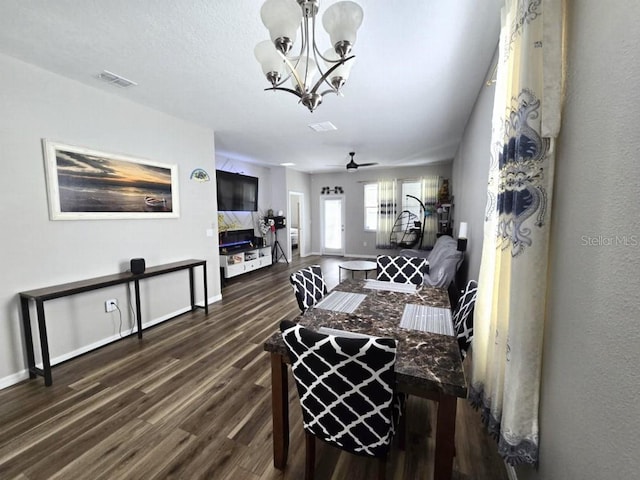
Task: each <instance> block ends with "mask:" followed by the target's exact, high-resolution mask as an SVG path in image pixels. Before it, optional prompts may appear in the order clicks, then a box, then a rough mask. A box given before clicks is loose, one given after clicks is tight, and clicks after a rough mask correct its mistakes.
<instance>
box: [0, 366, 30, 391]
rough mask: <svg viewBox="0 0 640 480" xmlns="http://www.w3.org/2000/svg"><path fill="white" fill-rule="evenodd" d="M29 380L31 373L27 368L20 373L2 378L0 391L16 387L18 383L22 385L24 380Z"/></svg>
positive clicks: (0, 379)
mask: <svg viewBox="0 0 640 480" xmlns="http://www.w3.org/2000/svg"><path fill="white" fill-rule="evenodd" d="M27 378H29V372H28V371H27V369H26V368H25V369H24V370H21V371H19V372H18V373H14V374H12V375H9V376H7V377H4V378H0V390H2V389H3V388H7V387H10V386H11V385H15V384H16V383H20V382H22V381H23V380H26V379H27Z"/></svg>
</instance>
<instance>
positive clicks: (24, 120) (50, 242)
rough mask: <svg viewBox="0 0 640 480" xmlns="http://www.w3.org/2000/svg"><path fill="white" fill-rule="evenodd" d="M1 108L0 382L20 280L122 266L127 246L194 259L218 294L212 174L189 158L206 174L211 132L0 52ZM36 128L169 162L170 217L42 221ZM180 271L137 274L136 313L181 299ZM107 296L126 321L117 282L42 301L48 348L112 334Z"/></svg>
mask: <svg viewBox="0 0 640 480" xmlns="http://www.w3.org/2000/svg"><path fill="white" fill-rule="evenodd" d="M140 88H142V87H140ZM0 112H1V114H0V164H1V165H2V175H0V214H1V215H0V218H2V235H1V237H0V247H1V248H0V258H1V262H0V265H1V266H2V275H1V276H0V387H3V386H6V385H9V384H11V383H14V382H16V381H19V380H21V379H22V378H25V377H26V370H25V369H26V362H25V355H24V347H23V344H24V342H23V338H22V327H21V321H20V314H19V310H18V304H19V302H18V295H17V294H18V292H20V291H24V290H30V289H34V288H38V287H45V286H48V285H54V284H59V283H64V282H71V281H76V280H82V279H85V278H91V277H95V276H100V275H107V274H110V273H116V272H119V271H124V270H126V269H127V268H128V262H129V259H130V258H132V257H144V258H145V259H146V263H147V265H149V266H153V265H158V264H163V263H168V262H171V261H177V260H181V259H188V258H202V259H205V260H207V262H208V273H209V275H208V277H209V296H210V299H211V300H213V299H215V298H219V295H220V285H219V280H218V274H217V272H218V269H219V263H218V255H217V238H215V237H213V238H212V237H207V236H206V230H207V229H210V228H212V227H215V225H216V223H217V222H216V219H215V209H216V202H215V182H206V183H199V182H194V181H190V180H189V174H190V173H191V171H192V170H193V169H195V168H197V167H200V168H204V169H205V170H207V171H208V172H209V174H210V175H212V177H213V170H214V168H215V167H214V162H213V151H214V134H213V131H211V130H210V129H206V128H202V127H199V126H196V125H193V124H190V123H187V122H184V121H181V120H178V119H176V118H173V117H170V116H168V115H165V114H162V113H159V112H157V111H154V110H151V109H148V108H145V107H142V106H139V105H136V104H133V103H131V102H128V101H126V100H123V99H121V98H118V97H116V96H113V95H110V94H108V93H105V92H103V91H101V90H97V89H93V88H91V87H88V86H85V85H83V84H80V83H77V82H74V81H70V80H68V79H65V78H63V77H60V76H58V75H55V74H52V73H49V72H47V71H44V70H41V69H38V68H36V67H33V66H31V65H28V64H25V63H22V62H19V61H17V60H15V59H12V58H10V57H6V56H2V55H0ZM43 138H48V139H52V140H56V141H59V142H63V143H67V144H72V145H80V146H84V147H88V148H92V149H95V150H101V151H105V152H110V153H122V154H126V155H129V156H133V157H140V158H145V159H149V160H153V161H156V162H159V163H165V164H177V165H178V171H179V191H180V203H181V215H180V218H178V219H161V220H158V219H154V220H82V221H50V220H49V216H48V207H47V195H46V185H45V174H44V172H45V170H44V161H43V154H42V147H41V139H43ZM187 278H188V277H187V273H186V272H180V273H175V274H171V275H168V276H163V277H158V278H155V279H149V280H146V281H144V282H143V285H142V297H143V302H142V309H143V321H144V322H152V321H154V320H157V319H159V318H162V317H164V316H167V315H170V314H172V313H175V312H178V311H181V310H183V309H185V308H186V307H187V306H188V305H189V295H188V280H187ZM196 283H197V284H198V291H197V296H196V298H197V299H199V300H200V301H202V292H201V290H202V289H201V287H200V283H201V282H196ZM111 297H115V298H117V299H118V300H119V303H120V306H121V308H122V310H123V312H124V327H123V329H122V330H123V331H124V330H126V329H127V327H128V325H129V323H130V318H131V317H130V315H129V313H128V308H127V299H128V292H127V290H126V288H125V287H124V286H122V287H114V288H111V289H104V290H99V291H96V292H91V293H86V294H81V295H76V296H73V297H69V298H66V299H59V300H53V301H50V302H47V303H46V304H45V309H46V313H47V323H48V325H49V337H50V342H51V345H50V347H51V356H52V358H53V359H58V360H61V359H64V358H66V357H67V356H69V355H73V354H75V353H78V352H81V351H84V350H85V349H87V348H90V347H92V346H96V345H99V344H101V343H103V342H105V341H107V340H109V339H112V338H114V337H115V338H117V335H118V331H119V325H118V323H119V322H118V317H117V315H116V314H114V313H105V312H104V300H106V299H107V298H111ZM125 341H137V340H135V339H128V340H125ZM54 381H55V369H54Z"/></svg>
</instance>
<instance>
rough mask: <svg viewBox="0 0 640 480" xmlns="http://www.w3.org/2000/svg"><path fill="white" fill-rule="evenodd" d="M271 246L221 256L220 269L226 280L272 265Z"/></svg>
mask: <svg viewBox="0 0 640 480" xmlns="http://www.w3.org/2000/svg"><path fill="white" fill-rule="evenodd" d="M271 261H272V257H271V246H269V245H267V246H265V247H256V248H250V249H247V250H242V251H237V252H231V253H227V254H220V268H222V270H223V271H224V278H231V277H236V276H238V275H242V274H243V273H248V272H251V271H253V270H257V269H258V268H262V267H268V266H269V265H271Z"/></svg>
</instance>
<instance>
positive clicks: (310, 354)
mask: <svg viewBox="0 0 640 480" xmlns="http://www.w3.org/2000/svg"><path fill="white" fill-rule="evenodd" d="M280 329H281V331H282V336H283V339H284V343H285V345H286V346H287V352H288V354H289V359H290V361H291V366H292V371H293V376H294V378H295V381H296V386H297V388H298V395H299V397H300V405H301V406H302V419H303V425H304V429H305V431H307V432H308V433H311V434H312V435H314V436H316V437H318V438H320V439H322V440H324V441H325V442H327V443H330V444H332V445H334V446H336V447H338V448H341V449H343V450H345V451H348V452H350V453H354V454H358V455H366V456H370V457H379V458H380V457H384V456H385V455H386V454H387V453H388V451H389V448H390V445H391V440H392V438H393V434H394V428H395V427H394V420H393V418H394V411H393V409H394V406H395V405H394V400H395V399H396V396H395V392H394V387H395V374H394V365H395V361H396V342H395V340H394V339H392V338H378V337H367V338H346V337H340V336H335V335H326V334H323V333H319V332H316V331H313V330H310V329H308V328H305V327H302V326H300V325H297V324H294V323H293V322H289V321H283V322H281V323H280Z"/></svg>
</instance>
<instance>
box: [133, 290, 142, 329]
mask: <svg viewBox="0 0 640 480" xmlns="http://www.w3.org/2000/svg"><path fill="white" fill-rule="evenodd" d="M133 287H134V288H133V289H134V290H135V292H136V293H135V294H136V322H137V323H138V338H142V309H141V308H140V282H139V281H138V280H134V281H133Z"/></svg>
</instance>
